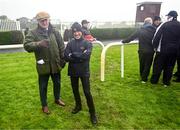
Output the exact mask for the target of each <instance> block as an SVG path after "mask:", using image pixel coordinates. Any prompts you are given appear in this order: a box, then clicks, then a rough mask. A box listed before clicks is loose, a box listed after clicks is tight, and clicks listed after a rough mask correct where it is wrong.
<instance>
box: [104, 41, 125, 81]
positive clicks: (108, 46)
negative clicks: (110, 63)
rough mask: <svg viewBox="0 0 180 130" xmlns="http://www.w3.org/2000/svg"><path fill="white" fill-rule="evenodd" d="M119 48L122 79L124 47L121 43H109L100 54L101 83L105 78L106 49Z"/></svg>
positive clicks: (122, 75)
mask: <svg viewBox="0 0 180 130" xmlns="http://www.w3.org/2000/svg"><path fill="white" fill-rule="evenodd" d="M118 45H119V46H121V77H122V78H123V77H124V45H123V44H122V42H117V43H109V44H108V45H107V46H105V47H104V48H103V50H102V53H101V81H104V79H105V77H104V75H105V58H106V51H107V49H108V48H110V47H112V46H118Z"/></svg>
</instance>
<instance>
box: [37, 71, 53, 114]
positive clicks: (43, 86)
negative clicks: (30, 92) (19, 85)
mask: <svg viewBox="0 0 180 130" xmlns="http://www.w3.org/2000/svg"><path fill="white" fill-rule="evenodd" d="M48 80H49V74H48V75H38V81H39V94H40V100H41V105H42V111H43V112H44V113H46V114H49V113H50V112H49V110H48V107H47V86H48Z"/></svg>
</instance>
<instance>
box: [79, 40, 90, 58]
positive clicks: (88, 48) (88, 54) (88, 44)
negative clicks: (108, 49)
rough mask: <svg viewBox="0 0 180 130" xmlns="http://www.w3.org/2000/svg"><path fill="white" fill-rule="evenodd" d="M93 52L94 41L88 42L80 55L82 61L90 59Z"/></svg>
mask: <svg viewBox="0 0 180 130" xmlns="http://www.w3.org/2000/svg"><path fill="white" fill-rule="evenodd" d="M91 52H92V43H90V42H88V43H87V47H86V49H85V50H84V52H83V53H82V54H81V55H80V56H79V58H80V59H81V60H82V61H85V60H89V59H90V56H91Z"/></svg>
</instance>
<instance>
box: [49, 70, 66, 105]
mask: <svg viewBox="0 0 180 130" xmlns="http://www.w3.org/2000/svg"><path fill="white" fill-rule="evenodd" d="M51 79H52V81H53V92H54V99H55V103H56V104H58V105H60V106H65V103H64V102H63V101H62V100H60V90H61V74H60V73H55V74H51Z"/></svg>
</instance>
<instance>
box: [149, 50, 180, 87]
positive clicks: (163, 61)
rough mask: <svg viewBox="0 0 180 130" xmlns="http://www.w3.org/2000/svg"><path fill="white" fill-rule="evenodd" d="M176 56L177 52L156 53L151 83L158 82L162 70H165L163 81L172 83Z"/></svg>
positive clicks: (168, 83) (167, 83) (166, 83)
mask: <svg viewBox="0 0 180 130" xmlns="http://www.w3.org/2000/svg"><path fill="white" fill-rule="evenodd" d="M176 56H177V54H176V53H158V52H157V53H156V56H155V59H154V64H153V73H152V77H151V83H153V84H156V83H158V81H159V78H160V75H161V72H162V71H163V83H164V84H165V85H170V80H171V77H172V73H173V69H174V65H175V62H176Z"/></svg>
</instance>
